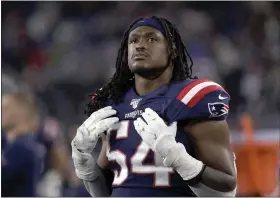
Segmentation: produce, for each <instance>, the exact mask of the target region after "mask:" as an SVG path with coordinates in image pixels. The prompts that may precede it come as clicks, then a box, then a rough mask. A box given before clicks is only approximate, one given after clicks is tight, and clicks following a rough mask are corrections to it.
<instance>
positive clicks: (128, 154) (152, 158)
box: [107, 80, 230, 197]
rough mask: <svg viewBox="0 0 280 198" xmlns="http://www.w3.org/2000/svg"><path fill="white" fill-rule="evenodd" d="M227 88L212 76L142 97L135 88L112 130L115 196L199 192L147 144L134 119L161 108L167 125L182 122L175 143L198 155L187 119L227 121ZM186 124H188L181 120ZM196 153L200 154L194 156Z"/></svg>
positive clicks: (118, 107) (109, 154)
mask: <svg viewBox="0 0 280 198" xmlns="http://www.w3.org/2000/svg"><path fill="white" fill-rule="evenodd" d="M229 100H230V97H229V95H228V94H227V92H226V91H225V90H224V89H223V88H222V87H221V86H220V85H218V84H217V83H214V82H212V81H209V80H185V81H180V82H176V83H172V84H168V85H163V86H161V87H160V88H158V89H156V90H154V91H153V92H151V93H149V94H146V95H144V96H139V95H137V94H136V93H135V91H134V89H133V88H131V89H130V90H129V91H128V92H127V93H126V94H125V95H124V98H123V102H122V103H120V104H118V105H113V107H114V108H115V109H116V110H117V111H118V117H119V118H120V121H121V122H120V123H118V124H116V125H115V126H114V127H113V128H112V129H111V130H110V131H109V132H108V137H109V145H108V150H107V157H108V159H109V162H110V168H111V170H113V172H114V175H115V177H114V181H113V191H112V196H113V197H114V196H139V197H143V196H150V197H181V196H186V197H190V196H194V193H193V192H192V191H191V190H190V188H189V187H188V185H187V184H186V182H184V181H183V179H182V178H181V176H180V175H179V174H178V173H177V172H176V171H175V170H173V169H172V168H168V167H164V166H163V162H162V159H161V158H160V157H159V156H158V155H157V154H155V153H154V152H153V151H152V150H151V149H150V148H149V147H148V145H147V144H145V143H144V142H143V141H142V139H141V137H140V136H139V134H138V133H137V132H136V130H135V128H134V125H133V121H134V120H135V119H137V118H138V117H139V116H141V114H142V112H143V111H144V110H145V108H147V107H149V108H151V109H153V110H154V111H156V112H157V113H158V114H159V115H160V117H162V118H163V119H164V120H165V122H166V123H167V124H170V123H172V122H174V121H177V123H178V125H177V127H178V130H177V134H176V141H177V142H180V143H182V144H183V145H184V146H185V147H186V150H187V151H188V153H189V154H190V155H192V156H194V151H193V149H192V145H191V142H190V141H189V137H188V133H187V132H186V131H184V129H183V127H184V125H185V123H187V122H194V121H195V122H199V121H205V120H224V119H226V117H227V115H228V108H229V107H228V102H229ZM181 121H182V122H184V124H180V123H181ZM194 157H195V156H194Z"/></svg>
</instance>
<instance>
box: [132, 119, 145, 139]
mask: <svg viewBox="0 0 280 198" xmlns="http://www.w3.org/2000/svg"><path fill="white" fill-rule="evenodd" d="M133 124H134V128H135V130H136V131H137V133H138V134H139V135H140V136H142V132H143V129H144V128H143V127H141V126H140V125H139V123H138V120H135V121H134V122H133Z"/></svg>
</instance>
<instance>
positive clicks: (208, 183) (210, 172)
mask: <svg viewBox="0 0 280 198" xmlns="http://www.w3.org/2000/svg"><path fill="white" fill-rule="evenodd" d="M164 164H165V165H166V166H169V167H170V166H171V167H173V168H174V169H175V170H176V171H177V172H178V174H179V175H180V176H181V177H182V178H183V179H184V180H185V181H186V182H187V183H188V184H189V185H190V186H192V189H196V191H195V190H193V191H194V193H195V194H196V195H198V196H209V195H211V196H234V194H235V192H234V189H235V186H236V184H235V182H236V179H235V176H231V175H227V174H226V173H223V172H221V171H218V170H215V169H213V168H211V167H207V166H206V168H205V169H204V171H203V172H202V170H203V163H202V162H201V161H199V160H197V159H195V158H193V157H192V156H190V155H189V154H188V153H187V152H186V150H185V147H184V146H183V145H182V144H180V143H176V145H173V146H172V148H170V149H169V150H168V153H167V156H166V158H165V159H164ZM205 191H207V192H205ZM201 192H202V193H204V195H202V194H201ZM227 194H229V195H227Z"/></svg>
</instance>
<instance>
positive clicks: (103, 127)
mask: <svg viewBox="0 0 280 198" xmlns="http://www.w3.org/2000/svg"><path fill="white" fill-rule="evenodd" d="M118 121H119V118H117V117H112V118H106V119H104V120H101V121H99V122H97V123H96V124H95V127H96V128H95V129H94V131H93V130H90V131H91V133H90V137H91V138H93V137H94V136H95V135H96V134H97V135H98V136H99V135H100V134H101V133H103V132H105V131H107V130H108V129H109V128H110V127H111V126H112V125H114V124H116V123H117V122H118Z"/></svg>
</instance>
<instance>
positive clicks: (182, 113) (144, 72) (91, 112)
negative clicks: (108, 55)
mask: <svg viewBox="0 0 280 198" xmlns="http://www.w3.org/2000/svg"><path fill="white" fill-rule="evenodd" d="M229 100H230V96H229V94H228V93H227V92H226V91H225V90H224V88H223V87H222V86H220V85H219V84H217V83H215V82H213V81H210V80H206V79H197V78H195V77H193V76H192V61H191V58H190V56H189V54H188V52H187V50H186V47H185V46H184V44H183V42H182V39H181V36H180V34H179V31H178V30H177V29H176V27H175V26H174V25H173V24H171V23H170V22H169V21H168V20H167V19H164V18H160V17H154V16H153V17H148V18H141V19H138V20H136V21H135V22H134V23H133V24H132V25H131V26H130V27H129V28H128V30H127V31H126V32H125V34H124V37H123V40H122V43H121V47H120V49H119V51H118V57H117V61H116V73H115V74H114V76H113V78H112V79H111V81H110V82H109V83H108V84H107V85H105V86H103V87H102V88H101V89H100V90H98V91H96V93H95V94H94V96H93V99H92V100H91V102H90V103H89V104H88V108H87V115H88V116H89V118H88V119H87V120H86V121H85V122H84V123H83V124H82V125H81V126H80V127H79V128H78V130H77V134H76V136H75V138H74V139H73V141H72V157H73V160H74V164H75V168H76V174H77V176H78V177H79V178H80V179H82V180H83V181H84V183H85V186H86V188H87V190H88V191H89V192H90V193H91V195H92V196H113V197H117V196H122V197H124V196H131V197H133V196H138V197H146V196H149V197H166V196H169V197H179V196H184V197H189V196H235V193H236V170H235V162H234V155H233V153H232V151H231V150H230V139H229V129H228V124H227V122H226V118H227V115H228V112H229ZM104 132H106V133H104ZM105 134H106V136H105ZM100 137H103V138H102V150H101V153H100V154H99V157H98V159H95V158H93V157H92V155H91V152H92V151H93V149H94V147H95V145H96V143H97V141H98V140H99V139H100ZM112 173H113V175H114V177H113V178H112V176H111V175H112Z"/></svg>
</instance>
